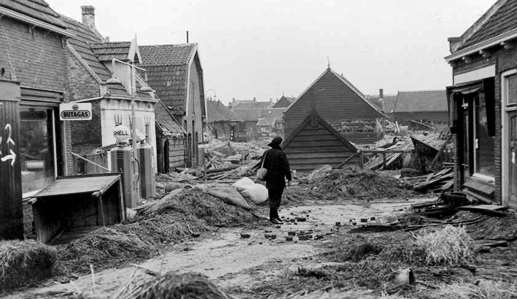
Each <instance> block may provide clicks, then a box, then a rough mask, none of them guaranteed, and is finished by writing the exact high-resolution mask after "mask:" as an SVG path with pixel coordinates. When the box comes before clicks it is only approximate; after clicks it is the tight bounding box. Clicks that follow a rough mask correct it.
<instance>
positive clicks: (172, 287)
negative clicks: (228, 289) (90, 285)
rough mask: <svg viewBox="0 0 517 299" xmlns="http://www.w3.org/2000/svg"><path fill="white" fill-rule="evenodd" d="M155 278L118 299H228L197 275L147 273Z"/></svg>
mask: <svg viewBox="0 0 517 299" xmlns="http://www.w3.org/2000/svg"><path fill="white" fill-rule="evenodd" d="M147 273H148V274H152V275H153V276H155V277H154V278H153V279H151V280H149V281H146V282H144V283H140V284H137V285H136V286H134V287H133V288H132V289H131V290H129V291H127V292H126V293H123V294H122V296H119V297H120V298H131V299H150V298H169V299H183V298H199V299H229V298H230V297H229V296H227V295H226V294H225V293H224V292H223V291H221V290H220V289H219V288H217V286H215V285H214V284H213V283H212V282H210V281H209V280H208V278H207V277H206V276H204V275H201V274H198V273H185V274H177V273H174V272H169V273H166V274H164V275H160V274H157V273H149V272H147Z"/></svg>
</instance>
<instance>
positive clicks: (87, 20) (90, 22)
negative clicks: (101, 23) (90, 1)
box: [81, 5, 95, 29]
mask: <svg viewBox="0 0 517 299" xmlns="http://www.w3.org/2000/svg"><path fill="white" fill-rule="evenodd" d="M81 10H82V13H83V24H84V25H86V26H88V27H89V28H91V29H95V7H93V6H91V5H84V6H81Z"/></svg>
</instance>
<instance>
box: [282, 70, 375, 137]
mask: <svg viewBox="0 0 517 299" xmlns="http://www.w3.org/2000/svg"><path fill="white" fill-rule="evenodd" d="M313 111H316V112H317V114H318V115H319V116H320V117H321V118H323V119H324V120H325V122H327V123H329V124H330V125H332V126H334V128H335V129H337V131H339V132H340V133H341V134H342V135H343V137H345V138H346V139H347V140H349V141H350V142H353V143H355V144H357V145H360V144H372V143H375V141H377V139H378V138H379V137H380V136H378V134H376V132H375V127H376V120H377V119H380V118H384V117H385V116H384V114H383V113H381V112H380V111H379V110H378V109H377V107H375V106H374V105H372V104H371V103H370V102H369V101H368V100H367V99H366V97H365V96H364V95H363V94H362V93H361V92H360V91H359V90H358V89H357V88H356V87H355V86H354V85H353V84H352V83H350V81H348V80H347V79H345V77H343V75H340V74H338V73H336V72H334V71H333V70H332V69H331V68H330V67H328V68H327V69H326V70H325V71H324V72H323V73H322V74H321V75H320V76H319V77H318V78H317V79H316V81H315V82H314V83H313V84H312V85H310V86H309V88H307V90H305V91H304V92H303V93H302V95H301V96H300V97H299V98H298V99H296V101H294V103H292V104H291V105H290V106H289V108H288V109H287V111H286V112H285V113H284V121H285V135H286V136H289V135H291V133H292V132H293V131H294V130H296V128H298V127H299V125H300V124H301V123H302V122H303V121H304V120H305V119H306V117H307V115H309V114H311V113H312V112H313Z"/></svg>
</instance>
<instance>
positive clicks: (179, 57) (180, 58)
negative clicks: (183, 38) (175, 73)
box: [140, 44, 197, 66]
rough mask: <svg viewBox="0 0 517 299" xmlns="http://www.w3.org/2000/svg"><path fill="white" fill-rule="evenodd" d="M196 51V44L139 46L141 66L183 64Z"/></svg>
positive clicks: (187, 61) (186, 62) (188, 60)
mask: <svg viewBox="0 0 517 299" xmlns="http://www.w3.org/2000/svg"><path fill="white" fill-rule="evenodd" d="M196 51H197V44H179V45H154V46H140V53H141V55H142V62H141V64H142V65H143V66H150V65H185V64H188V63H189V62H190V60H191V59H192V58H193V57H194V55H195V54H196Z"/></svg>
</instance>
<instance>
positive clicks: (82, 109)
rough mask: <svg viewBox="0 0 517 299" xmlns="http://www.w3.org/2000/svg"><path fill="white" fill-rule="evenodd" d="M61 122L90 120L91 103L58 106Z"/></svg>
mask: <svg viewBox="0 0 517 299" xmlns="http://www.w3.org/2000/svg"><path fill="white" fill-rule="evenodd" d="M59 119H61V120H92V104H91V103H63V104H60V105H59Z"/></svg>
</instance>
